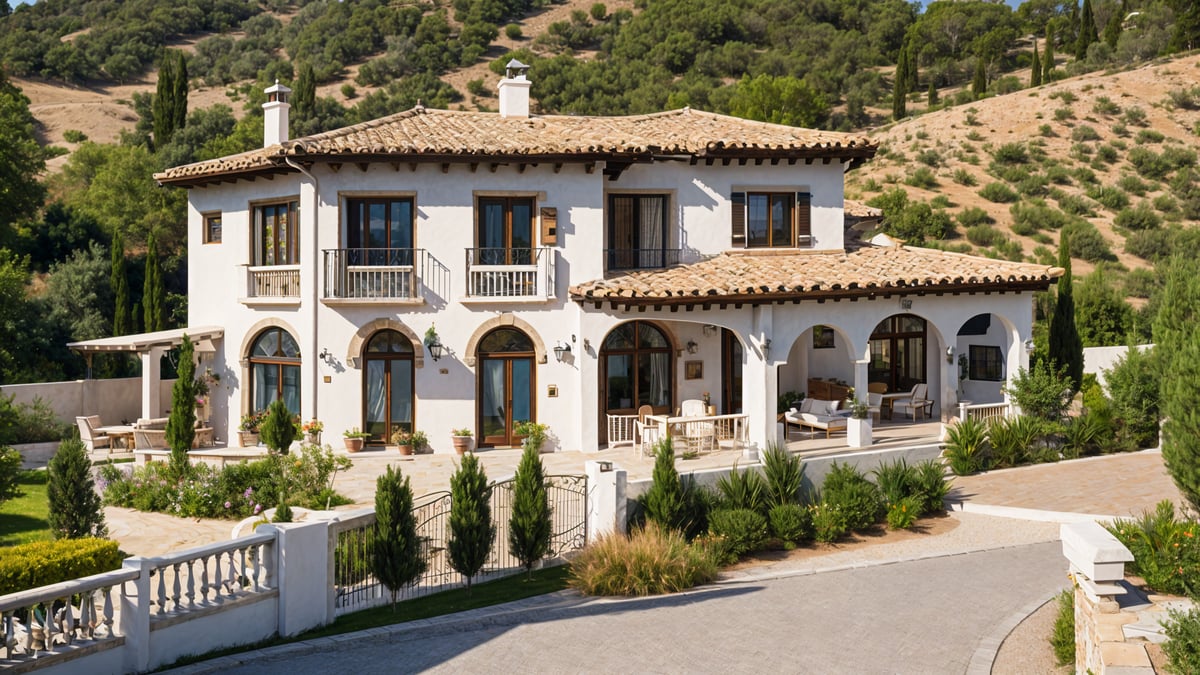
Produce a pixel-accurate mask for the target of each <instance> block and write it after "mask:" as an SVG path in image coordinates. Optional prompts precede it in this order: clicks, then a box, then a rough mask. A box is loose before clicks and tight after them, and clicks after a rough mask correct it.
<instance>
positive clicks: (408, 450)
mask: <svg viewBox="0 0 1200 675" xmlns="http://www.w3.org/2000/svg"><path fill="white" fill-rule="evenodd" d="M396 447H398V448H399V449H400V454H402V455H411V454H413V447H412V444H411V443H401V444H400V445H398V446H396Z"/></svg>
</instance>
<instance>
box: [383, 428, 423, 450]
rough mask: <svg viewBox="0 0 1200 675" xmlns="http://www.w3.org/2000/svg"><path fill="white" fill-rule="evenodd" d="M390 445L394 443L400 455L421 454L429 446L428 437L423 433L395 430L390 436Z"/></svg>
mask: <svg viewBox="0 0 1200 675" xmlns="http://www.w3.org/2000/svg"><path fill="white" fill-rule="evenodd" d="M392 443H395V444H396V447H398V448H399V449H400V454H402V455H411V454H413V453H414V452H421V450H423V449H424V448H425V447H426V446H427V445H429V437H428V436H426V435H425V432H424V431H405V430H404V429H397V430H396V432H395V433H393V434H392Z"/></svg>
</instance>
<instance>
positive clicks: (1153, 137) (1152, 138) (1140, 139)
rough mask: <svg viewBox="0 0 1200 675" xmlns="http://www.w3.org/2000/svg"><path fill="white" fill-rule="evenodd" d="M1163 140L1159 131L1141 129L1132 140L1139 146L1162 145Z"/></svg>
mask: <svg viewBox="0 0 1200 675" xmlns="http://www.w3.org/2000/svg"><path fill="white" fill-rule="evenodd" d="M1164 138H1166V137H1165V136H1163V134H1162V132H1161V131H1158V130H1156V129H1142V130H1141V131H1139V132H1137V136H1134V137H1133V140H1134V141H1135V142H1137V143H1138V144H1139V145H1144V144H1146V143H1162V142H1163V139H1164Z"/></svg>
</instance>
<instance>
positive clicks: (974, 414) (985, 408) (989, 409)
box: [958, 401, 1013, 422]
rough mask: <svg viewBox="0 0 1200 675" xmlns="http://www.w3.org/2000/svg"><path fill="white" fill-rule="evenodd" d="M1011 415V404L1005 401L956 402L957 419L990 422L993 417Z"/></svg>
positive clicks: (1000, 417) (998, 417)
mask: <svg viewBox="0 0 1200 675" xmlns="http://www.w3.org/2000/svg"><path fill="white" fill-rule="evenodd" d="M1012 415H1013V405H1012V404H1011V403H1009V402H1007V401H1001V402H1000V403H972V404H968V403H959V404H958V419H960V420H965V419H976V420H979V421H981V422H990V421H991V420H994V419H1003V418H1005V417H1011V416H1012Z"/></svg>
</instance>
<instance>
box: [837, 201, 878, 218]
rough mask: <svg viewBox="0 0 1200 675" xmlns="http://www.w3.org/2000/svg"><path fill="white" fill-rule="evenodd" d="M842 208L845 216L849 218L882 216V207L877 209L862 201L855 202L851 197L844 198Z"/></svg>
mask: <svg viewBox="0 0 1200 675" xmlns="http://www.w3.org/2000/svg"><path fill="white" fill-rule="evenodd" d="M843 209H844V211H845V213H846V215H847V216H849V217H851V218H882V217H883V209H877V208H875V207H874V206H867V205H866V204H864V203H862V202H856V201H854V200H853V199H847V200H845V203H844V206H843Z"/></svg>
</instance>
